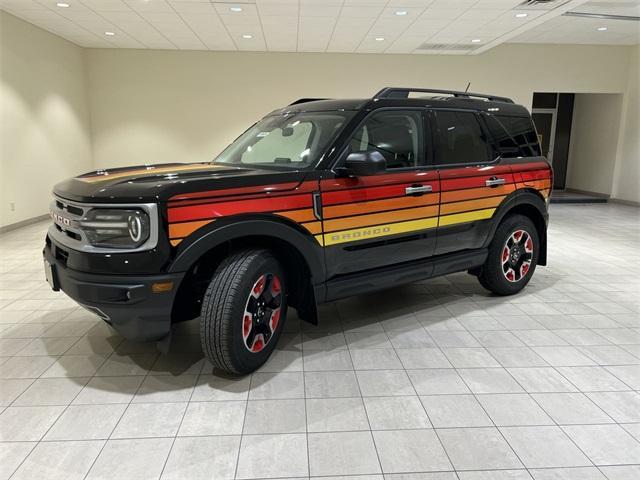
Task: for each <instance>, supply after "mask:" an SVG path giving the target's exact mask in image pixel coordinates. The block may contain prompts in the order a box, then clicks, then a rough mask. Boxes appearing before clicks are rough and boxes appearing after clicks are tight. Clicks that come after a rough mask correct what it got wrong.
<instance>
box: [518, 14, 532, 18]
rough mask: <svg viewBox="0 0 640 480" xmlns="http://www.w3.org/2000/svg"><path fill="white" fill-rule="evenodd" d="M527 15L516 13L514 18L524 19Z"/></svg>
mask: <svg viewBox="0 0 640 480" xmlns="http://www.w3.org/2000/svg"><path fill="white" fill-rule="evenodd" d="M528 16H529V14H528V13H516V18H524V17H528Z"/></svg>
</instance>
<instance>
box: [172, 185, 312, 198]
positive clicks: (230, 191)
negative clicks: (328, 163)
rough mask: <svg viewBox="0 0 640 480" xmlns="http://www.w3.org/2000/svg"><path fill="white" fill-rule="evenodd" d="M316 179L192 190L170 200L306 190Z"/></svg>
mask: <svg viewBox="0 0 640 480" xmlns="http://www.w3.org/2000/svg"><path fill="white" fill-rule="evenodd" d="M316 184H317V183H316V181H310V182H303V183H301V184H300V186H299V187H298V182H289V183H275V184H271V185H257V186H255V187H238V188H227V189H224V190H207V191H206V192H191V193H180V194H178V195H174V196H173V197H171V198H170V199H169V201H170V202H175V201H179V200H192V199H195V198H207V197H212V198H213V197H226V196H230V195H245V194H251V193H267V192H280V191H283V190H293V189H294V188H296V187H298V190H302V191H306V190H307V189H308V188H309V187H310V188H313V187H314V185H316Z"/></svg>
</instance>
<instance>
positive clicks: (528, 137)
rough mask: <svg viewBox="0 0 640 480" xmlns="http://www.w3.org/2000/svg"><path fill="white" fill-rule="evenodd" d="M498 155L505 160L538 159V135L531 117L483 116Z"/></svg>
mask: <svg viewBox="0 0 640 480" xmlns="http://www.w3.org/2000/svg"><path fill="white" fill-rule="evenodd" d="M483 117H484V119H485V122H486V125H487V128H488V130H489V133H490V134H491V136H492V137H493V143H494V146H495V149H496V150H497V153H498V154H499V155H500V156H501V157H503V158H515V157H538V156H540V155H541V150H540V144H539V142H538V135H537V133H536V130H535V127H534V126H533V121H532V120H531V118H530V117H517V116H507V115H483Z"/></svg>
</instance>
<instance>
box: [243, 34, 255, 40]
mask: <svg viewBox="0 0 640 480" xmlns="http://www.w3.org/2000/svg"><path fill="white" fill-rule="evenodd" d="M242 38H244V39H245V40H249V39H251V38H253V35H249V34H248V33H247V34H245V35H242Z"/></svg>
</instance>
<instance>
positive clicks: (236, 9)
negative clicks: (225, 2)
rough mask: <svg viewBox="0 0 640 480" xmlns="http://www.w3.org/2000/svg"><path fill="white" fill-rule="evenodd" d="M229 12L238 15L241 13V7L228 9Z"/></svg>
mask: <svg viewBox="0 0 640 480" xmlns="http://www.w3.org/2000/svg"><path fill="white" fill-rule="evenodd" d="M229 10H231V11H232V12H236V13H238V12H241V11H242V7H229Z"/></svg>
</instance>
